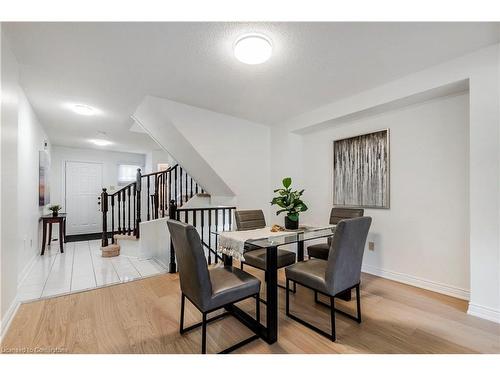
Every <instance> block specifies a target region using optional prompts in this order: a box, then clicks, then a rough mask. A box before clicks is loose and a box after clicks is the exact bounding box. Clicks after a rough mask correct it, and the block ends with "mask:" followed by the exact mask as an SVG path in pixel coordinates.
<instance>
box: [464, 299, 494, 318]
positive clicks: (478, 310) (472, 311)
mask: <svg viewBox="0 0 500 375" xmlns="http://www.w3.org/2000/svg"><path fill="white" fill-rule="evenodd" d="M467 314H469V315H472V316H477V317H478V318H482V319H487V320H491V321H492V322H496V323H500V310H495V309H492V308H491V307H486V306H481V305H478V304H475V303H472V302H469V309H468V310H467Z"/></svg>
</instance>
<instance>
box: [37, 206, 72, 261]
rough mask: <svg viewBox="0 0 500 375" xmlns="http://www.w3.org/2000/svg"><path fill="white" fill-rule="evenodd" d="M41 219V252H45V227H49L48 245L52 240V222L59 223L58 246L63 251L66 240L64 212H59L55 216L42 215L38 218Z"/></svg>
mask: <svg viewBox="0 0 500 375" xmlns="http://www.w3.org/2000/svg"><path fill="white" fill-rule="evenodd" d="M40 220H42V226H43V231H42V232H43V236H42V253H41V255H43V254H44V253H45V244H46V242H47V227H49V246H50V241H51V240H52V224H53V223H56V224H59V248H60V250H61V253H64V243H65V242H66V214H65V213H60V214H58V215H57V216H53V215H52V214H50V215H44V216H42V217H41V218H40Z"/></svg>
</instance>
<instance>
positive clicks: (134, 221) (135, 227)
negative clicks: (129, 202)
mask: <svg viewBox="0 0 500 375" xmlns="http://www.w3.org/2000/svg"><path fill="white" fill-rule="evenodd" d="M133 197H134V216H133V222H132V226H133V230H134V236H137V220H136V217H137V216H136V203H137V184H134V195H133Z"/></svg>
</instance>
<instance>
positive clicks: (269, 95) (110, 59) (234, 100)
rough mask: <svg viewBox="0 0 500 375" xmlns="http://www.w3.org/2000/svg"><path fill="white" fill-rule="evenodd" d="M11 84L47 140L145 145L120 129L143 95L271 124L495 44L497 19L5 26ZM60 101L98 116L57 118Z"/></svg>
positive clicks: (143, 140) (124, 128)
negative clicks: (259, 40)
mask: <svg viewBox="0 0 500 375" xmlns="http://www.w3.org/2000/svg"><path fill="white" fill-rule="evenodd" d="M3 28H4V30H5V31H6V34H7V37H8V39H9V41H10V43H11V47H12V49H13V51H14V53H15V55H16V57H17V58H18V60H19V63H20V64H21V82H22V85H23V87H24V88H25V91H26V93H27V95H28V98H29V100H30V102H31V103H32V105H33V107H34V109H35V111H36V113H37V115H38V117H39V119H40V121H41V122H42V123H43V124H44V126H45V127H46V129H47V132H48V133H49V138H50V139H51V140H52V142H53V143H54V144H64V145H70V146H83V145H85V146H88V142H86V139H88V138H95V136H96V133H97V131H105V132H107V133H108V134H109V136H110V137H111V138H113V140H115V142H116V143H117V144H116V145H115V146H114V148H115V149H120V150H124V149H128V150H131V151H141V150H144V149H151V148H152V147H154V145H153V144H152V142H151V141H150V140H149V139H147V136H145V135H141V134H136V133H130V132H128V129H129V128H130V126H131V125H132V124H131V120H130V115H131V114H132V113H133V112H134V110H135V108H136V106H137V105H138V103H139V102H140V101H141V99H142V97H143V96H144V95H147V94H149V95H155V96H160V97H164V98H167V99H171V100H175V101H179V102H182V103H186V104H190V105H194V106H198V107H202V108H206V109H210V110H214V111H217V112H222V113H226V114H230V115H233V116H236V117H240V118H245V119H248V120H252V121H255V122H259V123H263V124H268V125H272V124H275V123H277V122H280V121H283V120H286V119H288V118H290V117H294V116H296V115H298V114H300V113H302V112H305V111H308V110H311V109H314V108H316V107H318V106H321V105H324V104H326V103H328V102H331V101H334V100H336V99H339V98H342V97H345V96H349V95H352V94H354V93H357V92H360V91H363V90H365V89H368V88H371V87H374V86H377V85H379V84H382V83H385V82H387V81H390V80H394V79H397V78H399V77H402V76H404V75H407V74H409V73H412V72H415V71H418V70H421V69H424V68H427V67H429V66H432V65H435V64H438V63H441V62H444V61H446V60H449V59H452V58H454V57H458V56H460V55H463V54H465V53H468V52H471V51H473V50H476V49H479V48H481V47H484V46H486V45H489V44H493V43H497V42H498V41H499V28H498V24H496V23H10V24H5V23H4V24H3ZM248 32H262V33H264V34H266V35H267V36H268V37H269V38H270V39H271V40H272V42H273V45H274V52H273V56H272V57H271V59H270V60H269V61H268V62H266V63H264V64H262V65H253V66H250V65H245V64H242V63H240V62H238V61H237V60H235V58H234V57H233V55H232V44H233V42H234V41H235V39H237V37H238V36H240V35H242V34H244V33H248ZM68 102H82V103H87V104H90V105H92V106H95V107H98V108H99V109H100V110H101V111H102V114H101V115H100V116H93V117H83V116H77V115H75V114H73V113H72V112H70V111H68V110H67V109H66V108H65V107H64V105H65V104H66V103H68Z"/></svg>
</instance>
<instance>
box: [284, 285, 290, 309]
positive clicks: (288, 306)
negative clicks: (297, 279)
mask: <svg viewBox="0 0 500 375" xmlns="http://www.w3.org/2000/svg"><path fill="white" fill-rule="evenodd" d="M289 285H290V280H288V279H286V289H285V295H286V298H285V299H286V302H285V305H286V307H285V311H286V316H290V289H289V288H288V287H289Z"/></svg>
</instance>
